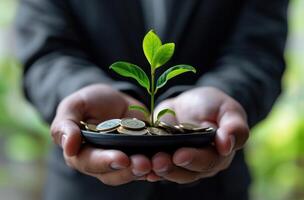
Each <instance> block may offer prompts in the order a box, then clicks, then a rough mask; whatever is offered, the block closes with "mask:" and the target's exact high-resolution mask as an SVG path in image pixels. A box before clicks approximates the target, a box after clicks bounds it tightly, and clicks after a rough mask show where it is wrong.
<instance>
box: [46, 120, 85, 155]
mask: <svg viewBox="0 0 304 200" xmlns="http://www.w3.org/2000/svg"><path fill="white" fill-rule="evenodd" d="M51 135H52V138H53V141H54V142H55V143H56V144H58V145H60V146H61V147H62V148H63V151H64V152H65V154H67V155H68V156H74V155H76V154H77V153H78V151H79V149H80V147H81V143H82V137H81V134H80V128H79V126H78V125H77V124H76V123H75V122H74V121H71V120H63V121H58V122H55V123H53V125H52V128H51Z"/></svg>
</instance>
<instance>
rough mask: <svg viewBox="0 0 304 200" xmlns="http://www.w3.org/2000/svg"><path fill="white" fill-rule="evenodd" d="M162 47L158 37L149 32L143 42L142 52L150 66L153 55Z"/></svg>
mask: <svg viewBox="0 0 304 200" xmlns="http://www.w3.org/2000/svg"><path fill="white" fill-rule="evenodd" d="M161 45H162V42H161V40H160V39H159V37H158V36H157V35H156V34H155V33H154V31H153V30H151V31H149V32H148V33H147V34H146V36H145V38H144V41H143V50H144V53H145V56H146V58H147V60H148V62H149V63H150V65H151V66H152V62H153V57H154V54H156V52H157V49H158V48H159V47H160V46H161Z"/></svg>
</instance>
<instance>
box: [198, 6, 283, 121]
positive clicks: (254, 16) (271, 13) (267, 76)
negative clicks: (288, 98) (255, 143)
mask: <svg viewBox="0 0 304 200" xmlns="http://www.w3.org/2000/svg"><path fill="white" fill-rule="evenodd" d="M287 7H288V0H280V1H277V0H269V1H267V2H265V1H262V0H249V1H246V3H245V6H244V8H243V10H242V13H241V15H240V17H239V20H238V22H237V25H236V27H235V29H234V33H233V34H232V37H231V38H230V39H229V41H228V42H227V44H226V45H225V46H224V48H223V49H222V50H223V51H222V52H221V56H220V57H219V59H218V60H217V63H216V65H215V68H214V70H212V71H210V72H209V73H207V74H205V75H204V76H203V77H201V78H200V80H199V81H198V85H199V86H213V87H216V88H219V89H221V90H222V91H224V92H225V93H227V94H229V95H230V96H232V97H233V98H234V99H236V100H237V101H238V102H239V103H240V104H241V105H242V106H243V107H244V109H245V110H246V112H247V115H248V121H249V125H250V126H253V125H255V124H256V123H257V122H258V121H260V120H262V119H263V118H264V117H265V116H266V115H267V113H268V112H269V111H270V109H271V107H272V105H273V103H274V101H275V100H276V98H277V97H278V95H279V94H280V91H281V78H282V75H283V72H284V68H285V63H284V56H283V54H284V48H285V42H286V37H287Z"/></svg>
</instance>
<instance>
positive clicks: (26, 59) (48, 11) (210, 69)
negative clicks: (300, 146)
mask: <svg viewBox="0 0 304 200" xmlns="http://www.w3.org/2000/svg"><path fill="white" fill-rule="evenodd" d="M167 3H168V4H169V7H168V10H167V12H168V13H169V22H168V23H169V24H168V26H167V29H166V34H165V37H164V38H162V39H163V41H164V42H175V43H176V49H177V50H176V53H175V55H174V57H173V59H172V61H171V62H170V63H169V64H168V65H170V64H172V63H174V64H180V63H188V64H191V65H193V66H195V67H196V68H197V69H198V75H192V74H187V75H184V76H181V77H179V78H178V79H175V80H172V81H170V83H169V84H168V86H167V87H165V88H164V89H162V90H161V91H160V96H159V100H161V99H164V98H166V97H169V96H174V95H177V94H179V93H180V92H182V91H184V90H186V89H189V88H191V87H196V86H213V87H216V88H219V89H221V90H222V91H224V92H226V93H227V94H229V95H230V96H232V97H233V98H235V99H236V100H237V101H239V102H240V103H241V105H242V106H243V107H244V109H245V110H246V112H247V114H248V122H249V124H250V126H253V125H254V124H256V123H257V122H258V121H260V120H261V119H263V118H264V117H265V116H266V115H267V113H268V112H269V110H270V108H271V106H272V104H273V103H274V101H275V99H276V98H277V96H278V95H279V93H280V79H281V77H282V74H283V71H284V67H285V63H284V59H283V50H284V45H285V40H286V34H287V19H286V18H287V17H286V12H287V5H288V0H268V1H262V0H247V1H245V0H231V1H221V0H188V1H183V0H175V1H174V0H168V2H167ZM16 30H17V39H18V40H17V43H18V56H19V58H20V59H21V61H22V63H23V64H24V88H25V93H26V96H27V97H28V99H29V100H30V101H31V102H32V103H33V105H34V106H35V107H36V108H37V109H38V111H39V112H40V113H41V115H42V116H43V118H44V119H45V120H46V121H48V122H51V120H52V119H53V117H54V113H55V109H56V106H57V105H58V103H59V102H60V101H61V100H62V99H63V98H64V97H65V96H67V95H69V94H70V93H72V92H74V91H76V90H78V89H79V88H81V87H83V86H86V85H89V84H92V83H106V84H111V85H113V87H115V88H117V89H120V90H122V91H124V92H127V93H129V94H131V95H133V96H134V97H136V98H138V99H139V100H141V101H144V102H145V103H146V102H147V98H146V95H145V93H144V92H142V91H141V89H140V88H138V87H137V86H135V85H134V82H129V81H127V80H126V79H122V78H121V77H118V76H117V75H115V74H114V73H113V72H110V70H108V66H109V65H110V64H111V63H113V62H114V61H117V60H125V61H129V62H132V63H136V64H138V65H140V66H142V67H144V69H145V70H147V69H148V68H147V66H148V63H147V62H146V61H145V58H144V55H143V53H142V49H141V42H142V39H143V37H144V35H145V33H146V31H147V30H145V24H144V21H143V13H142V8H141V4H140V1H138V0H132V1H123V0H111V1H107V0H103V1H102V0H89V1H84V0H78V1H76V0H21V4H20V7H19V10H18V15H17V23H16ZM172 85H176V86H175V87H172V88H171V89H168V88H169V87H171V86H172ZM54 151H56V152H57V153H55V154H54V155H56V156H54V155H53V156H54V157H56V158H54V159H53V161H54V160H55V161H56V163H55V164H54V165H53V168H56V166H59V165H61V168H60V169H62V170H61V172H62V173H63V172H64V173H63V174H64V176H65V180H67V179H70V180H75V181H74V182H77V181H78V182H80V181H79V180H82V181H83V182H85V183H86V184H85V185H87V184H89V183H91V184H92V187H95V186H96V185H97V182H94V181H93V179H91V178H89V177H84V176H83V175H80V174H77V173H76V172H72V171H71V170H69V169H68V168H65V166H64V165H63V164H62V162H63V161H62V157H61V156H60V150H58V149H55V150H54ZM58 160H59V161H60V162H59V161H58ZM235 160H239V162H238V164H235V163H236V162H237V161H234V164H232V166H231V167H230V169H229V170H230V171H231V172H230V174H229V173H228V171H229V170H226V172H223V173H222V174H224V175H221V176H222V178H218V177H219V176H220V175H219V176H216V177H217V178H216V177H215V178H213V179H210V180H209V182H207V183H208V184H207V185H212V184H210V181H214V180H217V181H215V182H216V184H215V185H217V186H216V187H217V188H221V189H218V190H220V191H224V190H225V191H226V190H227V191H228V189H227V188H229V191H230V193H234V192H237V191H238V190H239V189H240V188H246V186H247V185H248V177H246V176H247V175H248V174H247V173H246V168H245V167H244V163H243V157H242V154H241V153H240V154H238V155H237V156H236V159H235ZM55 161H54V162H55ZM57 161H58V162H57ZM240 166H241V167H240ZM242 166H243V167H242ZM238 168H239V169H238ZM58 173H59V172H58ZM225 173H226V174H225ZM227 174H229V175H227ZM246 174H247V175H246ZM235 176H238V178H237V179H234V180H238V183H236V185H235V184H234V185H230V186H229V184H231V182H229V181H231V180H230V179H229V178H228V177H230V178H231V177H234V178H235ZM75 177H78V178H75ZM223 177H226V178H223ZM244 177H246V178H244ZM55 179H56V178H55ZM219 179H220V180H219ZM56 180H57V179H56ZM56 180H55V181H56ZM61 181H64V180H63V179H62V180H61ZM225 181H226V182H225ZM224 183H227V184H228V185H227V184H226V185H225V184H224ZM79 185H80V186H79V187H80V188H81V187H82V186H83V185H81V184H79ZM131 185H132V184H131ZM213 186H214V185H213ZM213 186H212V187H213ZM65 187H67V186H65ZM74 187H75V188H78V187H76V186H74ZM96 187H97V186H96ZM149 187H150V186H149ZM153 187H154V186H153ZM189 187H190V186H189ZM210 187H211V186H210ZM213 188H215V186H214V187H213ZM78 190H80V189H79V188H78ZM167 191H168V190H167ZM214 191H215V190H214ZM227 191H226V192H227ZM54 192H56V191H54ZM204 192H205V190H203V191H202V194H204ZM93 193H94V192H93ZM228 193H229V192H228ZM75 194H78V193H75ZM79 194H80V192H79ZM218 195H219V194H218ZM177 196H178V195H177ZM56 198H57V199H60V198H59V196H58V197H56ZM113 199H114V198H113ZM134 199H135V198H134ZM139 199H140V198H139ZM222 199H223V198H222Z"/></svg>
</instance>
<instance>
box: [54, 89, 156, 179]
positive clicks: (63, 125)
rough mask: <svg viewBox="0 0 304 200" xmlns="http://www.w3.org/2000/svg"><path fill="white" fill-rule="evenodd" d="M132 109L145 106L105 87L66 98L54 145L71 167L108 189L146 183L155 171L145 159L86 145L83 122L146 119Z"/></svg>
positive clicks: (59, 112)
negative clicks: (146, 176)
mask: <svg viewBox="0 0 304 200" xmlns="http://www.w3.org/2000/svg"><path fill="white" fill-rule="evenodd" d="M130 105H141V103H139V102H138V101H136V100H135V99H133V98H131V97H130V96H127V95H126V94H123V93H121V92H119V91H117V90H114V89H112V88H111V87H110V86H107V85H103V84H96V85H91V86H88V87H85V88H83V89H81V90H79V91H77V92H75V93H73V94H71V95H70V96H68V97H66V98H65V99H64V100H63V101H62V102H61V103H60V104H59V106H58V108H57V112H56V116H55V119H54V121H53V122H52V125H51V134H52V138H53V141H54V142H55V143H56V144H58V145H60V146H61V147H62V148H63V155H64V158H65V161H66V163H67V165H69V166H70V167H72V168H74V169H76V170H78V171H80V172H82V173H84V174H87V175H90V176H93V177H96V178H98V179H99V180H100V181H102V182H103V183H105V184H107V185H121V184H124V183H128V182H130V181H134V180H143V179H145V175H146V174H147V173H149V172H150V170H151V162H150V160H149V159H148V158H146V157H145V156H143V155H139V154H138V155H132V156H130V157H128V156H127V155H126V154H125V153H123V152H121V151H119V150H106V149H98V148H93V147H90V146H87V145H83V144H82V137H81V134H80V128H79V125H80V124H79V122H80V121H81V120H82V121H86V122H89V123H95V124H97V123H100V122H101V121H104V120H107V119H113V118H124V117H136V118H143V116H142V115H141V113H139V112H138V111H129V110H128V107H129V106H130Z"/></svg>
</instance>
